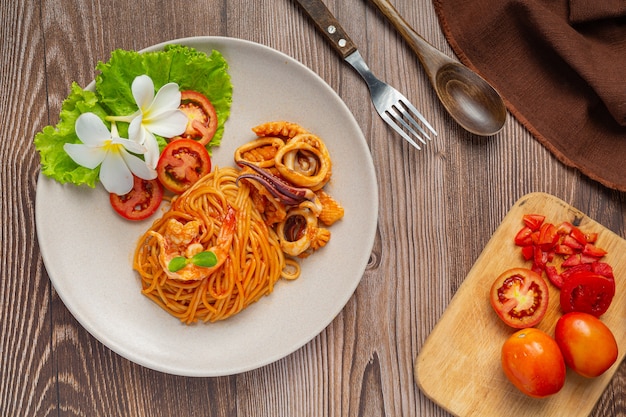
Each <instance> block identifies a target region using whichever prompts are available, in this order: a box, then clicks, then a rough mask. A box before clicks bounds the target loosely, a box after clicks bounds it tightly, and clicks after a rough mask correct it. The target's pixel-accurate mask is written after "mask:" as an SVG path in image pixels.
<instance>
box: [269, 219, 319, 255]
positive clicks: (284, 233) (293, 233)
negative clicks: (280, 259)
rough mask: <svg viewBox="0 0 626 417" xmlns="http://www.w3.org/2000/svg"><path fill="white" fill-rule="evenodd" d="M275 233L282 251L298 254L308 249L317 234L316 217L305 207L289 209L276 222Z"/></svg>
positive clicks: (288, 253)
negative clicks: (280, 220) (284, 215)
mask: <svg viewBox="0 0 626 417" xmlns="http://www.w3.org/2000/svg"><path fill="white" fill-rule="evenodd" d="M276 233H277V234H278V238H279V240H280V247H281V248H282V250H283V252H285V253H286V254H287V255H291V256H298V255H300V254H301V253H303V252H304V251H306V250H307V249H309V247H310V246H311V243H312V242H313V239H314V238H315V236H316V235H317V217H315V215H314V214H313V213H311V212H310V211H309V210H307V209H302V208H294V209H291V210H289V211H288V212H287V216H286V217H285V219H284V220H283V221H282V222H280V223H279V224H278V227H277V228H276Z"/></svg>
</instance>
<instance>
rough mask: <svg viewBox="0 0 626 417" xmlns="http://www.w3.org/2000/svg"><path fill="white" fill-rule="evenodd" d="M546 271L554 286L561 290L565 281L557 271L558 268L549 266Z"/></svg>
mask: <svg viewBox="0 0 626 417" xmlns="http://www.w3.org/2000/svg"><path fill="white" fill-rule="evenodd" d="M545 270H546V275H547V276H548V279H549V280H550V282H551V283H552V284H554V286H555V287H557V288H561V287H562V286H563V283H564V279H563V276H562V275H561V274H559V272H558V271H557V269H556V266H553V265H547V266H546V268H545Z"/></svg>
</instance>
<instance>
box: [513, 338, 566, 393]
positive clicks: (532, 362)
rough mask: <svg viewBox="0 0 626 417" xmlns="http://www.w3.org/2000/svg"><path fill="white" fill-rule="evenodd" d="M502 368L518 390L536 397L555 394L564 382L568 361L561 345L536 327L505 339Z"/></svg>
mask: <svg viewBox="0 0 626 417" xmlns="http://www.w3.org/2000/svg"><path fill="white" fill-rule="evenodd" d="M502 369H503V371H504V374H505V375H506V377H507V378H508V379H509V381H511V383H512V384H513V385H515V387H517V389H519V390H520V391H521V392H523V393H524V394H526V395H529V396H531V397H535V398H542V397H547V396H549V395H552V394H556V393H557V392H559V391H560V390H561V388H563V385H564V384H565V362H564V360H563V355H562V354H561V351H560V349H559V346H558V345H557V343H556V341H555V340H554V339H553V338H552V337H550V336H549V335H548V334H546V333H545V332H543V331H541V330H539V329H536V328H527V329H522V330H519V331H517V332H516V333H514V334H513V335H512V336H510V337H509V338H508V339H507V340H506V342H504V345H503V346H502Z"/></svg>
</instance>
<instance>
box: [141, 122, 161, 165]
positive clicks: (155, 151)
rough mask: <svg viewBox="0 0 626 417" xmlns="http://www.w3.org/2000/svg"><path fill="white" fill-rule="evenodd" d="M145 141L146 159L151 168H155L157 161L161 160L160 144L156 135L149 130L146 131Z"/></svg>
mask: <svg viewBox="0 0 626 417" xmlns="http://www.w3.org/2000/svg"><path fill="white" fill-rule="evenodd" d="M144 135H145V142H144V144H143V145H144V146H145V147H146V153H145V154H144V156H143V157H144V158H145V159H146V164H147V165H148V167H149V168H152V169H155V168H156V166H157V162H159V156H160V154H161V151H160V150H159V144H158V142H157V140H156V138H155V137H154V135H153V134H152V133H150V132H148V131H144Z"/></svg>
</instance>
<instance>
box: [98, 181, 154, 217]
mask: <svg viewBox="0 0 626 417" xmlns="http://www.w3.org/2000/svg"><path fill="white" fill-rule="evenodd" d="M109 201H110V202H111V206H113V209H114V210H115V211H116V212H117V213H118V214H119V215H120V216H122V217H124V218H125V219H128V220H144V219H147V218H148V217H150V216H152V215H153V214H154V212H155V211H157V209H158V208H159V206H160V205H161V201H163V187H161V184H160V183H159V181H157V180H144V179H141V178H139V177H134V183H133V189H132V190H130V192H129V193H128V194H124V195H117V194H115V193H111V194H110V196H109Z"/></svg>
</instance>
